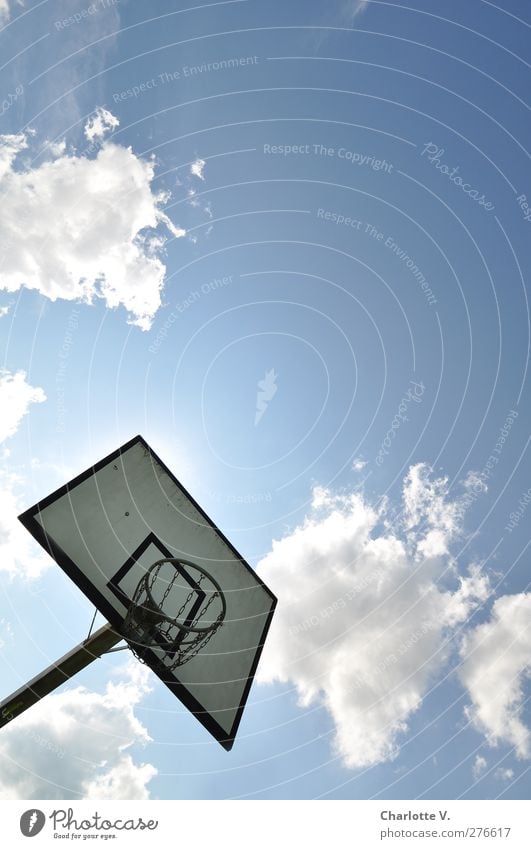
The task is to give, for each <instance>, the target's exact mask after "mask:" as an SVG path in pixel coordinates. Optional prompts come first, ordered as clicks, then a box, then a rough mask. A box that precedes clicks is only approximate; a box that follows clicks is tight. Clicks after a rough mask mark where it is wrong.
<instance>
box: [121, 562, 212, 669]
mask: <svg viewBox="0 0 531 849" xmlns="http://www.w3.org/2000/svg"><path fill="white" fill-rule="evenodd" d="M165 564H171V566H172V567H173V574H172V575H171V578H169V580H168V579H167V574H166V573H167V572H168V569H165V570H164V571H163V573H162V575H161V569H162V567H163V566H164V565H165ZM191 571H195V575H196V576H197V579H196V578H195V577H193V578H191V577H190V572H191ZM183 573H184V575H185V576H186V580H187V581H188V583H190V580H192V581H193V584H194V585H193V586H192V587H191V589H190V590H189V592H188V594H187V595H186V597H185V598H184V600H183V601H182V602H181V603H180V606H179V608H178V609H177V611H175V610H174V609H173V605H172V601H176V600H177V599H180V597H181V596H182V592H180V590H182V588H183V584H182V583H178V582H177V579H178V578H179V577H181V578H182V577H183ZM163 585H165V589H164V592H163V593H162V596H160V598H158V595H160V588H161V587H162V586H163ZM201 595H203V596H204V597H205V599H204V601H203V602H202V603H201V605H199V603H198V602H199V598H200V596H201ZM194 599H196V601H195V602H194ZM215 601H217V602H218V606H219V607H220V608H221V609H220V612H219V613H218V615H217V616H216V618H215V619H213V620H212V621H208V620H207V621H205V619H204V618H205V615H206V614H207V613H208V611H209V609H210V608H211V606H212V604H213V603H214V602H215ZM225 612H226V604H225V598H224V595H223V592H222V591H221V588H220V587H219V585H218V584H217V582H216V581H215V580H214V579H213V578H212V577H211V576H210V575H209V574H208V573H207V572H206V570H203V569H202V568H201V567H199V566H197V565H195V564H193V563H190V562H189V561H180V560H177V559H174V558H171V559H170V558H168V559H166V560H162V561H157V563H155V564H153V566H151V568H150V569H148V570H147V572H146V573H145V574H144V575H143V577H142V578H141V580H140V581H139V583H138V586H137V588H136V590H135V593H134V595H133V598H132V601H131V604H130V606H129V609H128V611H127V614H126V617H125V619H124V623H123V626H122V633H123V636H124V637H125V639H126V640H127V642H128V643H129V646H130V648H131V650H132V651H133V654H134V655H135V656H136V657H137V658H138V660H140V661H141V662H142V663H146V657H145V655H146V652H148V651H149V650H151V651H155V652H156V653H157V654H158V655H159V656H160V652H161V651H163V652H164V666H165V668H167V669H169V670H174V669H176V668H177V667H179V666H182V665H183V663H187V662H189V661H190V660H192V659H193V658H194V657H196V656H197V654H199V652H200V651H201V650H202V649H204V648H205V647H206V646H207V645H208V643H209V642H210V640H211V639H212V637H213V636H214V634H215V633H216V632H217V631H218V629H219V628H220V626H221V625H222V623H223V620H224V618H225Z"/></svg>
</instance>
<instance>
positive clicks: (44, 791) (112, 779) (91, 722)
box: [0, 661, 157, 799]
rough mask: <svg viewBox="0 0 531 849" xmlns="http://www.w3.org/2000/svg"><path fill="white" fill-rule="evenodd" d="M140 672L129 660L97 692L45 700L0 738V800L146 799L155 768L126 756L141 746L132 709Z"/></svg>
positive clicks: (141, 684) (79, 690) (142, 735)
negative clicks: (113, 677) (104, 687)
mask: <svg viewBox="0 0 531 849" xmlns="http://www.w3.org/2000/svg"><path fill="white" fill-rule="evenodd" d="M149 675H150V673H149V672H148V670H147V669H146V668H145V667H143V666H141V665H140V664H138V663H136V662H135V661H131V662H130V663H129V664H128V665H127V666H126V667H125V668H124V669H123V670H122V673H121V680H119V681H116V682H111V683H109V684H108V685H107V687H106V689H105V692H104V693H96V692H91V691H89V690H87V689H85V688H84V687H75V688H74V689H69V690H66V691H65V692H62V693H58V694H53V695H50V696H47V697H46V699H44V700H43V701H42V702H39V703H38V704H36V705H35V706H34V707H32V708H31V709H30V710H29V711H27V712H26V713H24V714H22V715H21V716H20V717H19V718H18V719H17V721H16V723H12V724H10V725H7V726H6V727H5V728H4V729H3V731H2V737H1V739H0V799H75V798H88V799H147V798H149V788H148V785H149V782H150V781H151V779H152V778H153V777H154V776H155V775H156V774H157V770H156V769H155V767H154V766H152V764H149V763H142V762H140V763H136V762H135V761H134V759H133V757H132V756H131V754H130V753H128V752H127V749H129V748H130V747H131V746H132V745H134V744H143V745H145V744H146V743H148V742H149V740H150V737H149V734H148V732H147V730H146V728H145V727H144V726H143V725H142V723H141V722H140V721H139V719H138V717H137V716H136V715H135V707H136V706H137V705H138V703H139V702H140V701H141V699H142V698H143V697H144V696H145V694H146V693H147V692H148V691H149V683H148V681H149Z"/></svg>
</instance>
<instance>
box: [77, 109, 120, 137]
mask: <svg viewBox="0 0 531 849" xmlns="http://www.w3.org/2000/svg"><path fill="white" fill-rule="evenodd" d="M119 126H120V121H119V120H118V118H117V117H116V116H115V115H113V114H112V112H109V110H108V109H104V108H103V107H101V106H100V107H98V109H96V112H95V113H94V115H91V117H90V118H89V119H88V121H87V123H86V124H85V138H86V139H88V141H89V142H93V141H94V140H95V139H102V138H103V137H104V136H105V135H106V134H107V133H109V132H111V131H112V130H115V129H116V127H119Z"/></svg>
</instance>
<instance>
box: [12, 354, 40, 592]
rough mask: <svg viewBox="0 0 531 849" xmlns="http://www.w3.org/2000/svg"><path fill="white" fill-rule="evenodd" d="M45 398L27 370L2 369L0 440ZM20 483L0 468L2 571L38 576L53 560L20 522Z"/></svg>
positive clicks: (15, 428)
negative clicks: (50, 560) (28, 375)
mask: <svg viewBox="0 0 531 849" xmlns="http://www.w3.org/2000/svg"><path fill="white" fill-rule="evenodd" d="M45 400H46V396H45V394H44V392H43V390H42V389H41V388H40V387H35V386H31V385H30V384H29V383H28V382H27V380H26V375H25V373H24V372H23V371H18V372H16V373H14V374H12V373H11V372H7V371H0V409H1V410H2V418H1V420H0V443H1V442H4V441H5V440H6V439H9V437H11V436H13V435H14V434H15V433H16V431H17V429H18V427H19V425H20V422H21V421H22V419H23V418H24V416H25V415H26V414H27V412H28V410H29V407H30V405H31V404H35V403H41V402H43V401H45ZM19 484H20V480H19V478H18V477H17V476H16V475H13V474H10V473H9V472H7V471H0V571H2V572H6V573H8V574H9V575H11V576H14V575H17V577H22V576H23V577H27V578H35V577H37V576H38V575H40V573H41V572H42V571H43V570H44V569H45V568H46V566H47V565H48V562H49V560H48V559H47V558H46V556H45V555H44V553H43V552H42V551H41V549H40V548H38V547H37V546H36V545H35V544H34V543H33V541H32V539H31V537H30V536H29V534H28V532H27V531H26V530H25V529H24V528H23V527H22V525H21V524H20V522H19V521H18V518H17V517H18V514H19V513H20V512H21V509H22V505H21V503H20V500H19V497H18V495H17V487H18V486H19Z"/></svg>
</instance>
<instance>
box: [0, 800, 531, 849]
mask: <svg viewBox="0 0 531 849" xmlns="http://www.w3.org/2000/svg"><path fill="white" fill-rule="evenodd" d="M530 813H531V805H530V803H529V802H527V801H492V800H488V801H470V802H465V801H458V802H456V801H433V802H430V801H427V802H407V801H223V802H221V801H193V802H190V801H186V802H181V801H135V802H120V801H112V802H110V801H101V802H100V801H66V802H64V801H57V800H51V801H32V802H27V801H5V802H2V803H1V805H0V814H1V818H2V844H3V846H6V847H9V849H15V847H19V846H25V847H26V849H27V847H28V837H35V839H36V840H35V844H31V845H33V846H34V847H35V849H36V847H39V849H40V847H48V846H55V847H57V846H60V845H65V844H66V845H67V846H69V847H70V846H72V844H76V843H77V844H79V845H81V844H83V845H85V846H87V845H94V844H96V845H98V846H100V847H101V846H102V845H107V846H109V845H110V846H120V847H129V846H142V847H143V849H147V847H150V846H152V847H154V849H155V847H156V849H162V847H165V849H167V848H168V847H176V849H177V847H182V846H183V845H185V846H189V847H194V849H195V847H197V849H208V847H215V849H272V845H274V846H275V847H278V849H280V847H282V849H284V848H285V847H287V848H288V849H291V847H293V849H295V847H304V849H329V847H335V846H338V847H339V846H341V847H342V846H346V847H363V849H373V847H382V849H384V847H394V846H407V847H408V849H409V847H411V848H412V849H414V847H416V846H418V847H419V849H424V848H425V847H437V846H439V847H456V849H466V848H467V847H477V849H479V847H483V846H489V847H500V849H504V847H514V849H527V847H529V846H531V842H530V838H529V815H530ZM31 822H33V823H34V824H33V826H31V831H32V832H33V833H30V834H27V832H28V829H30V823H31ZM21 829H23V830H21ZM37 830H38V833H36V831H37ZM67 841H69V842H68V843H67Z"/></svg>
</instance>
